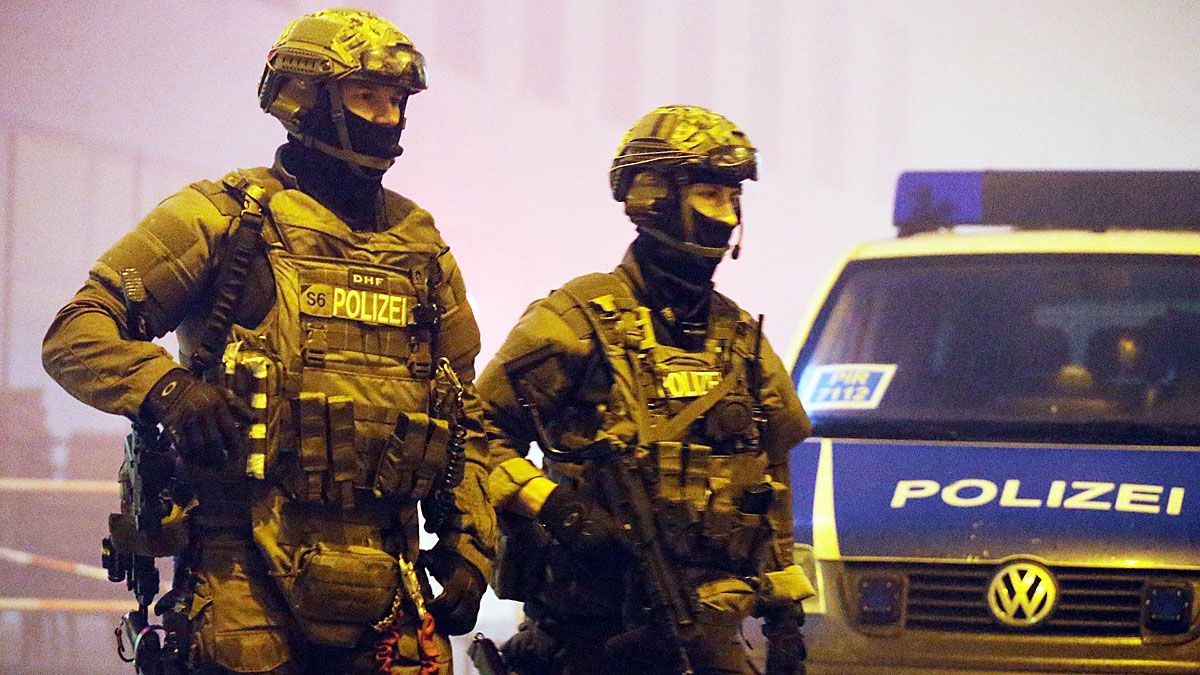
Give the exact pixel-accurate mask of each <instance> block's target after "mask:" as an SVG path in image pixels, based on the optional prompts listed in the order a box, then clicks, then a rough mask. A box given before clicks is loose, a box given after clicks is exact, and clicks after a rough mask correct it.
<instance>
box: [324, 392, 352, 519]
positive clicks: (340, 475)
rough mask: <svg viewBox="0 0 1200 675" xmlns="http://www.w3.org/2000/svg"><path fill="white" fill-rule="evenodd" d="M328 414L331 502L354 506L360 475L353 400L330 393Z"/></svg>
mask: <svg viewBox="0 0 1200 675" xmlns="http://www.w3.org/2000/svg"><path fill="white" fill-rule="evenodd" d="M325 404H326V411H327V412H328V414H329V470H330V481H329V490H328V494H327V497H328V499H329V501H332V502H341V504H342V506H343V507H344V508H350V507H352V506H354V480H355V478H356V477H357V475H358V454H357V452H356V451H355V446H354V399H352V398H350V397H349V396H330V397H328V398H326V399H325Z"/></svg>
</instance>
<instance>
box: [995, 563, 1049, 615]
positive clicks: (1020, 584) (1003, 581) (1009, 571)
mask: <svg viewBox="0 0 1200 675" xmlns="http://www.w3.org/2000/svg"><path fill="white" fill-rule="evenodd" d="M987 596H988V606H989V607H991V608H992V614H993V615H995V617H996V618H997V619H999V620H1000V623H1003V624H1004V625H1006V626H1012V627H1014V628H1030V627H1032V626H1036V625H1037V624H1039V623H1041V622H1042V620H1043V619H1045V618H1046V617H1047V616H1050V612H1051V611H1053V610H1054V602H1055V601H1056V600H1057V599H1058V582H1057V581H1055V580H1054V575H1052V574H1050V570H1048V569H1046V568H1045V567H1042V566H1041V565H1038V564H1036V563H1031V562H1017V563H1013V564H1011V565H1005V566H1004V567H1002V568H1000V571H999V572H997V573H996V576H994V577H992V583H991V584H989V585H988V593H987Z"/></svg>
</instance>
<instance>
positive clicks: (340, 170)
mask: <svg viewBox="0 0 1200 675" xmlns="http://www.w3.org/2000/svg"><path fill="white" fill-rule="evenodd" d="M281 159H282V160H283V167H284V168H285V169H287V172H288V173H290V174H292V175H293V176H295V177H296V182H297V183H298V184H299V187H300V190H301V191H302V192H304V193H305V194H307V195H308V196H310V197H312V198H313V199H315V200H317V201H318V202H320V203H321V205H322V206H324V207H325V208H327V209H329V210H330V211H332V212H333V213H334V215H336V216H337V217H338V218H341V219H342V220H343V221H345V222H346V224H347V225H349V226H350V227H351V229H354V230H358V231H362V230H374V229H375V227H376V210H377V207H378V205H379V201H380V198H381V193H382V189H383V186H382V181H383V174H382V173H380V174H379V175H377V176H372V175H370V173H367V171H369V170H365V171H364V174H365V175H360V174H358V173H355V172H354V170H353V169H352V168H351V166H350V165H349V164H347V163H346V162H343V161H342V160H340V159H337V158H336V157H331V156H329V155H327V154H325V153H323V152H321V151H320V150H317V149H315V148H308V147H305V146H304V145H303V144H302V143H300V142H299V141H297V140H296V139H294V138H292V137H291V136H289V137H288V142H287V145H285V146H284V147H283V154H282V155H281ZM376 173H378V172H376Z"/></svg>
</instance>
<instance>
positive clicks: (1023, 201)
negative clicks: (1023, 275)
mask: <svg viewBox="0 0 1200 675" xmlns="http://www.w3.org/2000/svg"><path fill="white" fill-rule="evenodd" d="M893 222H894V224H895V226H896V229H897V230H898V233H899V235H900V236H901V237H904V236H908V235H911V234H917V233H920V232H929V231H933V230H939V229H942V228H952V227H954V226H957V225H1004V226H1009V227H1013V228H1016V229H1041V230H1048V229H1076V230H1096V231H1102V230H1107V229H1151V230H1200V171H922V172H905V173H902V174H900V180H899V181H897V183H896V211H895V214H894V216H893Z"/></svg>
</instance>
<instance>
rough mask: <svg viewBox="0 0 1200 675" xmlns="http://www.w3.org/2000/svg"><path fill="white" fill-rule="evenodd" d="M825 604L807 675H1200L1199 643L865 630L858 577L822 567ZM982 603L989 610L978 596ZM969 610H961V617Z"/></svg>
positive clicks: (833, 565) (816, 616)
mask: <svg viewBox="0 0 1200 675" xmlns="http://www.w3.org/2000/svg"><path fill="white" fill-rule="evenodd" d="M816 572H817V576H818V578H819V592H820V597H819V598H815V599H811V600H809V601H808V602H806V608H807V610H808V620H807V622H806V624H805V629H804V634H805V638H806V641H807V643H808V651H809V671H808V672H809V673H811V674H813V675H816V674H819V673H889V674H892V673H894V674H898V675H904V674H918V673H921V674H925V673H947V672H950V673H953V672H956V671H958V672H970V673H1005V674H1008V675H1011V674H1012V673H1122V674H1126V673H1198V672H1200V640H1197V639H1195V635H1194V634H1192V633H1189V634H1188V635H1184V636H1180V637H1178V638H1177V639H1176V640H1175V643H1174V644H1147V643H1146V642H1145V641H1144V640H1143V638H1142V637H1139V636H1128V635H1127V636H1103V635H1069V634H1061V633H1060V634H1038V633H1035V632H1016V631H1009V630H1004V629H1001V628H996V629H995V630H994V631H993V630H992V629H990V628H988V627H983V628H978V629H974V630H943V629H931V628H924V627H923V628H912V627H909V626H908V625H907V624H906V623H905V621H901V622H899V623H898V624H897V625H891V626H868V625H864V624H862V623H861V622H860V621H859V619H858V616H857V614H856V613H855V608H854V604H853V602H855V601H856V597H855V596H854V594H853V593H852V589H853V582H852V581H851V580H852V579H853V578H854V575H855V573H856V570H849V569H848V565H847V564H846V563H843V562H822V563H821V564H820V565H818V566H817V570H816ZM979 602H981V603H984V602H985V598H984V597H983V596H981V597H980V598H979ZM965 613H966V610H964V614H965Z"/></svg>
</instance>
